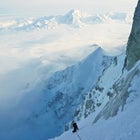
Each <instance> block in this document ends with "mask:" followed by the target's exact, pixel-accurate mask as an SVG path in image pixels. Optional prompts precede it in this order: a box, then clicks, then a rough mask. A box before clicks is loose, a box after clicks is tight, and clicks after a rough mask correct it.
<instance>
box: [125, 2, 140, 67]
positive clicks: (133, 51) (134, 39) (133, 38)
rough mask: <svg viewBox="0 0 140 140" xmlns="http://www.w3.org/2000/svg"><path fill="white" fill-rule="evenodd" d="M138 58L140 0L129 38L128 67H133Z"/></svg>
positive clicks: (139, 51)
mask: <svg viewBox="0 0 140 140" xmlns="http://www.w3.org/2000/svg"><path fill="white" fill-rule="evenodd" d="M138 60H140V0H139V1H138V5H137V7H136V10H135V14H134V22H133V26H132V31H131V34H130V36H129V40H128V46H127V62H126V67H127V69H130V68H132V67H133V65H134V64H135V63H136V62H137V61H138Z"/></svg>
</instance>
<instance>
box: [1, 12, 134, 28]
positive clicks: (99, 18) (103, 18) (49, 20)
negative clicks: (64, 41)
mask: <svg viewBox="0 0 140 140" xmlns="http://www.w3.org/2000/svg"><path fill="white" fill-rule="evenodd" d="M131 19H132V17H131V16H130V15H129V14H128V13H108V14H103V15H99V14H94V15H89V14H87V13H83V12H81V11H79V10H71V11H69V12H68V13H67V14H65V15H58V16H45V17H40V18H37V19H34V18H28V19H20V18H18V19H10V20H6V19H5V20H2V19H0V31H2V30H16V31H18V30H30V29H40V28H54V27H56V26H57V25H58V24H66V25H72V27H82V26H83V25H86V24H97V23H104V22H108V21H115V22H125V23H128V24H130V23H131Z"/></svg>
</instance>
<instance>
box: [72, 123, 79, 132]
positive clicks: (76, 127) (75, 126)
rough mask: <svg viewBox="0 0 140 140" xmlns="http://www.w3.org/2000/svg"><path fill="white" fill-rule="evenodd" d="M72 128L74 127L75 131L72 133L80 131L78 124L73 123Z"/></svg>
mask: <svg viewBox="0 0 140 140" xmlns="http://www.w3.org/2000/svg"><path fill="white" fill-rule="evenodd" d="M72 126H73V131H72V132H73V133H75V132H76V131H77V130H79V128H78V125H77V123H76V122H73V123H72Z"/></svg>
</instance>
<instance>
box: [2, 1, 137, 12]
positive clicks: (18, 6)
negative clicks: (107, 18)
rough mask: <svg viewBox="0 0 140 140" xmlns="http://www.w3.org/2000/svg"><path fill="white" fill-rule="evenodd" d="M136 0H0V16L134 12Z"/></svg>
mask: <svg viewBox="0 0 140 140" xmlns="http://www.w3.org/2000/svg"><path fill="white" fill-rule="evenodd" d="M137 1H138V0H0V15H6V14H15V15H16V14H17V15H20V14H21V15H24V14H25V15H32V14H37V13H38V15H39V14H42V15H49V14H62V13H65V12H67V11H69V10H70V9H80V10H83V11H88V12H94V13H99V12H100V13H102V12H110V11H120V12H123V11H130V12H131V11H134V8H135V6H136V4H137Z"/></svg>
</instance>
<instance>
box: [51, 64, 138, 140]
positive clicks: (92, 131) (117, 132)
mask: <svg viewBox="0 0 140 140" xmlns="http://www.w3.org/2000/svg"><path fill="white" fill-rule="evenodd" d="M139 64H140V62H139V63H137V65H136V67H134V68H133V70H135V71H139V73H137V74H136V75H135V76H134V77H133V80H131V86H130V87H129V89H128V91H129V92H130V93H131V94H130V95H129V98H128V99H127V101H126V105H125V107H124V110H123V112H121V111H119V112H118V114H117V115H116V116H115V117H113V118H110V119H108V120H104V119H102V120H100V121H98V122H97V123H96V124H93V123H92V122H93V118H94V113H93V114H91V115H90V116H89V117H87V118H86V119H83V120H82V121H80V122H78V125H79V128H80V129H79V131H78V134H79V136H80V137H81V139H82V140H87V139H88V140H93V139H96V140H101V139H104V140H112V139H114V140H119V139H122V140H139V138H140V121H139V120H140V109H139V105H140V94H139V91H140V88H139V83H140V65H139ZM133 70H132V71H133ZM132 71H130V72H129V73H127V74H130V73H131V72H132ZM125 74H126V73H125ZM127 74H126V75H127ZM130 75H131V74H130ZM118 103H119V101H118ZM110 107H111V106H110ZM108 110H110V108H108ZM104 113H105V112H104ZM66 139H67V140H79V138H78V136H77V135H76V134H73V133H72V130H69V131H67V132H65V133H63V134H62V135H61V136H59V137H55V140H66ZM52 140H53V139H52Z"/></svg>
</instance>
